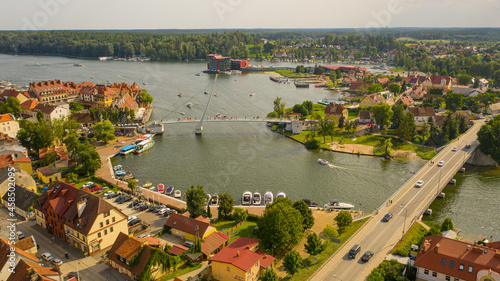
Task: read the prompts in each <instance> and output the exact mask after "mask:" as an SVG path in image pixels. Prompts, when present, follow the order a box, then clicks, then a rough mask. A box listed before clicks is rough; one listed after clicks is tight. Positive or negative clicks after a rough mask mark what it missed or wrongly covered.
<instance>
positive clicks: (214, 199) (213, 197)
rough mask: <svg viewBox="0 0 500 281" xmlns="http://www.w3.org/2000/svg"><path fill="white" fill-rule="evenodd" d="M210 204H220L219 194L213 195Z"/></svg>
mask: <svg viewBox="0 0 500 281" xmlns="http://www.w3.org/2000/svg"><path fill="white" fill-rule="evenodd" d="M210 205H219V195H217V194H214V195H212V199H211V200H210Z"/></svg>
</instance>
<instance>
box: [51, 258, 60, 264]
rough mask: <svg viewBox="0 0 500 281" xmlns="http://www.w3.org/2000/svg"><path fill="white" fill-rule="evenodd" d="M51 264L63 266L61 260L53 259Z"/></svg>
mask: <svg viewBox="0 0 500 281" xmlns="http://www.w3.org/2000/svg"><path fill="white" fill-rule="evenodd" d="M51 262H52V263H53V264H57V265H62V264H63V262H62V260H60V259H52V260H51Z"/></svg>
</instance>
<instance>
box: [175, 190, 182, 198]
mask: <svg viewBox="0 0 500 281" xmlns="http://www.w3.org/2000/svg"><path fill="white" fill-rule="evenodd" d="M181 196H182V192H181V191H180V190H178V189H177V190H176V191H175V192H174V197H175V198H181Z"/></svg>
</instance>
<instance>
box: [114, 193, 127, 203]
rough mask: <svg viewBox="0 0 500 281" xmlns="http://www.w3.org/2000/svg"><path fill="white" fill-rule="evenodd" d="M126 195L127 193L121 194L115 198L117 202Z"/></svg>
mask: <svg viewBox="0 0 500 281" xmlns="http://www.w3.org/2000/svg"><path fill="white" fill-rule="evenodd" d="M124 197H125V195H120V196H118V197H116V198H115V202H116V203H118V201H120V200H122V199H123V198H124Z"/></svg>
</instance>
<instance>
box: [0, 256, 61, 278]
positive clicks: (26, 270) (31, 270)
mask: <svg viewBox="0 0 500 281" xmlns="http://www.w3.org/2000/svg"><path fill="white" fill-rule="evenodd" d="M35 274H36V275H35ZM58 274H59V273H58V272H57V271H56V270H55V269H54V268H52V267H44V266H40V265H38V264H35V263H33V262H30V261H28V260H25V259H20V260H19V262H18V263H17V265H16V267H15V269H14V273H12V274H11V275H10V276H9V278H7V281H53V280H54V279H52V278H48V277H47V276H56V275H58ZM34 276H36V279H34ZM32 277H33V278H32ZM68 281H70V280H68Z"/></svg>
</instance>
